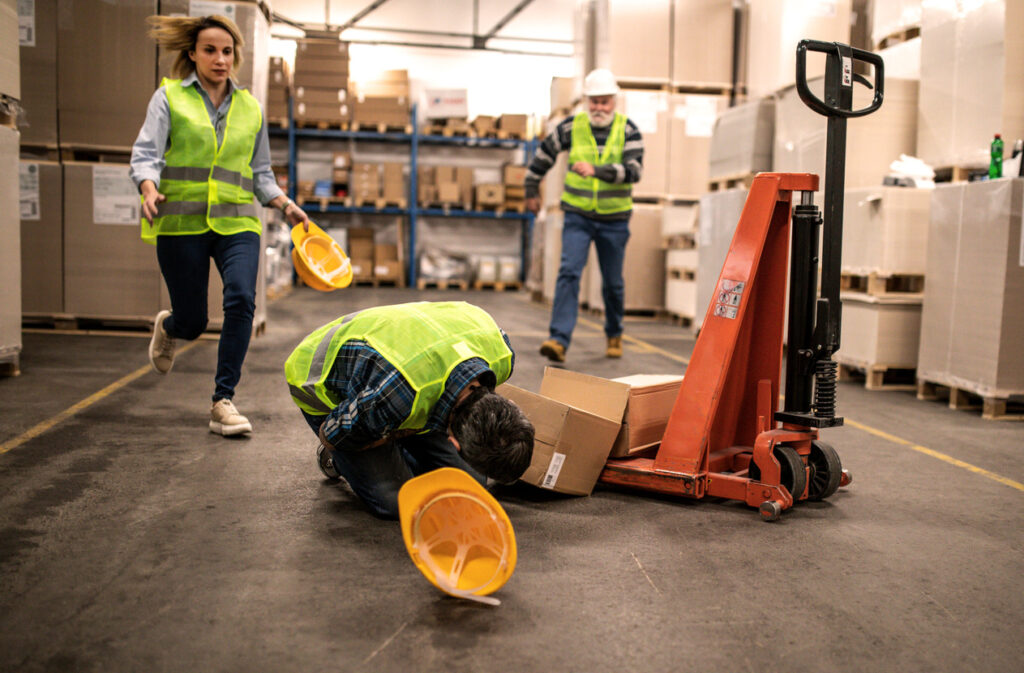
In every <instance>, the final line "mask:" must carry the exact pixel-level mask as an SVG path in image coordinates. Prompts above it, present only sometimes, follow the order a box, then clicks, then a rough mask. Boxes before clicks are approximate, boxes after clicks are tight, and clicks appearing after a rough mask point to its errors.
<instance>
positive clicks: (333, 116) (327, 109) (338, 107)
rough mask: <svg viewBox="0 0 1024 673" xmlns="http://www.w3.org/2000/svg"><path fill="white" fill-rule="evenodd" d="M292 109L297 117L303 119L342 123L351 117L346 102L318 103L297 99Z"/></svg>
mask: <svg viewBox="0 0 1024 673" xmlns="http://www.w3.org/2000/svg"><path fill="white" fill-rule="evenodd" d="M292 110H293V112H294V114H295V118H296V119H298V120H303V121H322V122H329V123H340V122H343V121H348V120H349V119H350V118H351V115H350V112H349V106H348V105H346V104H344V103H342V104H337V103H327V104H316V103H304V102H300V101H295V105H294V107H293V108H292Z"/></svg>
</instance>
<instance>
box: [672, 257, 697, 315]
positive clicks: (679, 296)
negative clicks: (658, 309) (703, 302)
mask: <svg viewBox="0 0 1024 673" xmlns="http://www.w3.org/2000/svg"><path fill="white" fill-rule="evenodd" d="M665 310H666V311H668V312H669V313H671V314H672V315H674V316H679V317H682V318H692V319H694V320H695V319H696V318H697V314H698V310H697V281H696V280H693V279H692V278H691V277H690V274H688V273H682V272H679V271H678V270H675V269H672V268H668V269H666V273H665Z"/></svg>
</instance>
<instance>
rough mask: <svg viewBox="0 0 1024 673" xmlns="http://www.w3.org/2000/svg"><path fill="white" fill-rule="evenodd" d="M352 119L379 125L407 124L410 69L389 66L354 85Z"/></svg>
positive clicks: (369, 124)
mask: <svg viewBox="0 0 1024 673" xmlns="http://www.w3.org/2000/svg"><path fill="white" fill-rule="evenodd" d="M353 90H354V92H355V94H356V96H355V101H354V102H353V120H354V121H356V122H358V123H359V124H361V125H367V126H378V127H381V126H383V127H396V126H397V127H402V128H405V127H407V126H409V121H410V120H409V72H408V71H407V70H388V71H385V72H384V73H382V74H381V75H379V76H378V77H377V79H375V80H371V81H361V82H358V83H357V84H355V85H354V86H353Z"/></svg>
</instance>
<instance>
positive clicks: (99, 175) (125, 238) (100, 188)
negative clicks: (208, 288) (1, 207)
mask: <svg viewBox="0 0 1024 673" xmlns="http://www.w3.org/2000/svg"><path fill="white" fill-rule="evenodd" d="M140 217H141V214H140V205H139V196H138V192H137V191H136V189H135V185H134V184H132V181H131V179H130V178H129V177H128V165H127V164H91V163H76V162H68V163H65V164H64V310H65V311H67V312H68V313H71V314H73V315H76V316H91V317H104V318H131V319H140V318H142V319H149V318H152V317H153V315H155V314H156V311H157V308H158V306H159V305H160V289H161V286H162V285H163V280H162V278H161V276H160V270H159V267H158V265H157V260H156V248H155V247H154V246H151V245H147V244H145V243H143V242H142V240H141V239H140V238H139V218H140ZM112 259H116V260H117V264H111V260H112Z"/></svg>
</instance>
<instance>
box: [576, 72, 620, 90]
mask: <svg viewBox="0 0 1024 673" xmlns="http://www.w3.org/2000/svg"><path fill="white" fill-rule="evenodd" d="M617 93H619V85H618V84H616V82H615V75H613V74H612V71H611V70H608V69H607V68H598V69H597V70H591V71H590V74H589V75H587V76H586V78H585V79H584V80H583V95H584V96H613V95H615V94H617Z"/></svg>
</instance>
